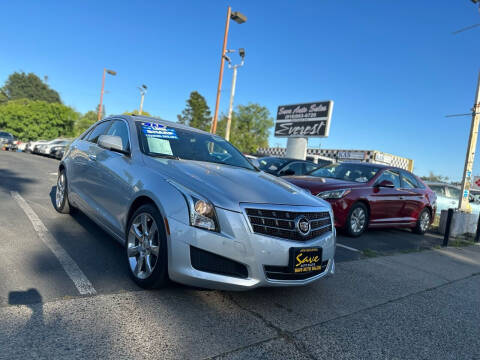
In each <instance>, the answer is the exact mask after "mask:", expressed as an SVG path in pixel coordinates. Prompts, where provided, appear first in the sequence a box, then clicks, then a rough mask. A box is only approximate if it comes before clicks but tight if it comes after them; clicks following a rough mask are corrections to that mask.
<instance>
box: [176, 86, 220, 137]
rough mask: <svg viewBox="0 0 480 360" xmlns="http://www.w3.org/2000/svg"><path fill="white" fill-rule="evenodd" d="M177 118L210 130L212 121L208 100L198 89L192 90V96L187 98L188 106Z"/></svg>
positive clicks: (196, 126)
mask: <svg viewBox="0 0 480 360" xmlns="http://www.w3.org/2000/svg"><path fill="white" fill-rule="evenodd" d="M177 119H178V122H179V123H180V124H185V125H188V126H192V127H194V128H197V129H200V130H205V131H208V130H210V123H211V121H212V117H211V115H210V108H209V107H208V105H207V101H206V100H205V98H204V97H203V96H202V95H200V94H199V93H198V92H197V91H192V92H191V93H190V97H189V98H188V100H187V106H186V107H185V109H184V110H183V111H182V114H181V115H177Z"/></svg>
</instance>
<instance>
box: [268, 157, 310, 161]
mask: <svg viewBox="0 0 480 360" xmlns="http://www.w3.org/2000/svg"><path fill="white" fill-rule="evenodd" d="M261 159H279V160H287V161H288V162H292V161H303V162H313V161H310V160H301V159H293V158H286V157H281V156H263V157H261V158H259V160H261Z"/></svg>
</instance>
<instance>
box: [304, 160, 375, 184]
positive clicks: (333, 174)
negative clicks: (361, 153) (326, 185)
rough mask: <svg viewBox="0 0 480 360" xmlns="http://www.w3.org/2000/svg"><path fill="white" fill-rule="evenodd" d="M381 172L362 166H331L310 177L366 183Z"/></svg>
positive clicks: (317, 171)
mask: <svg viewBox="0 0 480 360" xmlns="http://www.w3.org/2000/svg"><path fill="white" fill-rule="evenodd" d="M378 170H380V169H379V168H377V167H374V166H368V165H360V164H345V163H343V164H341V163H340V164H331V165H327V166H324V167H322V168H320V169H317V170H314V171H312V172H311V173H309V174H308V175H310V176H318V177H326V178H334V179H340V180H347V181H355V182H359V183H366V182H367V181H369V180H370V179H371V178H373V177H374V176H375V174H376V173H377V172H378Z"/></svg>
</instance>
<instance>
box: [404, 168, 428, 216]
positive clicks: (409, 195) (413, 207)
mask: <svg viewBox="0 0 480 360" xmlns="http://www.w3.org/2000/svg"><path fill="white" fill-rule="evenodd" d="M400 175H401V179H400V181H401V187H400V190H401V191H402V197H403V199H404V206H403V208H402V212H401V217H402V218H403V221H405V222H414V221H417V218H418V215H419V214H420V211H421V210H422V209H423V208H424V206H425V203H426V201H427V200H426V198H425V192H424V190H422V189H420V188H419V186H418V182H417V180H416V179H415V178H414V177H413V175H412V174H410V173H409V172H407V171H401V172H400Z"/></svg>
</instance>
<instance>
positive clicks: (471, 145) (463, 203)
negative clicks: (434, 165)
mask: <svg viewBox="0 0 480 360" xmlns="http://www.w3.org/2000/svg"><path fill="white" fill-rule="evenodd" d="M479 122H480V73H479V75H478V81H477V93H476V95H475V103H474V105H473V109H472V124H471V126H470V137H469V139H468V146H467V155H466V157H465V168H464V170H463V178H462V188H461V189H462V191H461V193H460V201H459V202H458V204H459V205H458V209H459V210H460V211H464V212H470V211H471V208H470V202H469V194H470V183H471V179H472V170H473V160H474V159H475V150H476V147H477V137H478V124H479Z"/></svg>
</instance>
